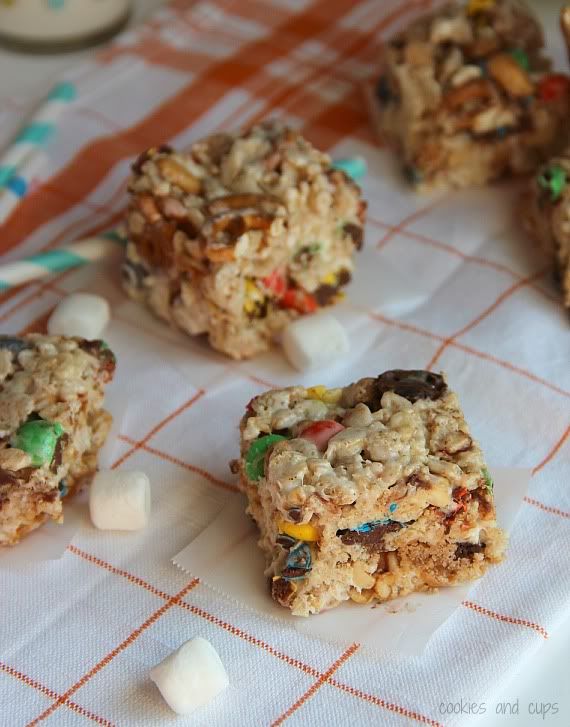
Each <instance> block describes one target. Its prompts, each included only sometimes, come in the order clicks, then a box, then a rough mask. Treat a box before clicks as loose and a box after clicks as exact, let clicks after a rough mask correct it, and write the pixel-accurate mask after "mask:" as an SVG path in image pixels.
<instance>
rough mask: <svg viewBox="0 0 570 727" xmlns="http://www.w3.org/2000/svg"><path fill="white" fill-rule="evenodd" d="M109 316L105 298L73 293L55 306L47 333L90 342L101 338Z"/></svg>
mask: <svg viewBox="0 0 570 727" xmlns="http://www.w3.org/2000/svg"><path fill="white" fill-rule="evenodd" d="M110 316H111V312H110V309H109V304H108V303H107V301H106V300H105V298H101V296H100V295H91V293H73V295H68V296H67V298H64V299H63V300H62V301H61V302H60V303H59V304H58V305H57V306H56V308H55V310H54V311H53V313H52V314H51V316H50V318H49V320H48V324H47V329H48V333H51V334H55V335H58V336H81V337H82V338H86V339H87V340H89V341H92V340H93V339H95V338H99V337H100V336H101V334H102V333H103V331H104V330H105V326H106V325H107V323H109V318H110Z"/></svg>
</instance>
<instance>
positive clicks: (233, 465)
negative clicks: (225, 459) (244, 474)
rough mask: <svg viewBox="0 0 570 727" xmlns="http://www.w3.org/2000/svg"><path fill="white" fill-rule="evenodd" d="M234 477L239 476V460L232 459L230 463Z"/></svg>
mask: <svg viewBox="0 0 570 727" xmlns="http://www.w3.org/2000/svg"><path fill="white" fill-rule="evenodd" d="M229 465H230V472H231V473H232V475H237V474H239V459H232V460H231V461H230V463H229Z"/></svg>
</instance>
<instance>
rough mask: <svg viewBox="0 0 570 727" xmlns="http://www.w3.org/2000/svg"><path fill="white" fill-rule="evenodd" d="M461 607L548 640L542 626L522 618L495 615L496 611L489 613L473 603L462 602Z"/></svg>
mask: <svg viewBox="0 0 570 727" xmlns="http://www.w3.org/2000/svg"><path fill="white" fill-rule="evenodd" d="M463 605H464V606H465V607H466V608H470V609H471V610H472V611H475V612H476V613H478V614H480V615H481V616H489V617H490V618H494V619H496V620H497V621H502V622H503V623H508V624H514V625H515V626H525V627H526V628H529V629H532V630H533V631H536V633H537V634H540V635H541V636H542V637H543V638H545V639H547V638H548V632H547V631H546V629H544V628H543V627H542V626H539V625H538V624H535V623H533V622H532V621H527V620H526V619H524V618H516V617H514V616H507V615H505V614H502V613H497V612H496V611H491V609H490V608H484V607H483V606H480V605H479V604H478V603H473V601H463Z"/></svg>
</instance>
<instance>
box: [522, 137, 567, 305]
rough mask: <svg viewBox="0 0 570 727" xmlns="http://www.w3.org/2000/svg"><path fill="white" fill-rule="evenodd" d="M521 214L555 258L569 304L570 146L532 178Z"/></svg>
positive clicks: (529, 231)
mask: <svg viewBox="0 0 570 727" xmlns="http://www.w3.org/2000/svg"><path fill="white" fill-rule="evenodd" d="M521 214H522V218H523V222H524V225H525V227H526V229H527V231H528V233H529V234H530V236H531V237H532V238H533V239H534V240H536V242H537V243H538V244H539V245H540V246H541V247H542V249H543V250H544V251H545V252H546V253H547V255H548V256H549V257H550V258H551V259H552V261H553V263H554V267H555V270H556V275H557V278H558V281H559V283H560V288H561V290H562V296H563V300H564V305H565V306H566V307H567V308H570V147H568V148H567V149H566V151H565V152H564V153H563V154H560V155H559V156H555V157H552V159H551V160H550V161H549V162H548V163H547V164H545V165H544V166H542V167H541V168H540V169H539V171H538V173H537V174H536V176H535V177H534V178H533V179H532V180H531V181H530V182H529V184H528V187H527V189H526V190H525V192H524V194H523V197H522V204H521Z"/></svg>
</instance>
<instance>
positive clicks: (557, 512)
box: [523, 495, 570, 520]
mask: <svg viewBox="0 0 570 727" xmlns="http://www.w3.org/2000/svg"><path fill="white" fill-rule="evenodd" d="M523 499H524V501H525V502H527V503H528V504H529V505H533V506H534V507H538V509H539V510H544V512H549V513H551V514H552V515H559V516H560V517H564V518H567V519H568V520H570V512H565V511H564V510H559V509H558V508H557V507H550V506H549V505H544V504H543V503H542V502H539V501H538V500H535V499H534V498H533V497H528V495H527V496H525V497H524V498H523Z"/></svg>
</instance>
